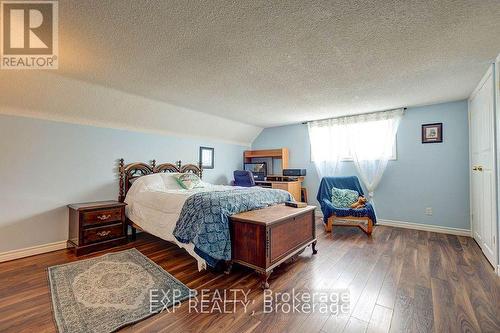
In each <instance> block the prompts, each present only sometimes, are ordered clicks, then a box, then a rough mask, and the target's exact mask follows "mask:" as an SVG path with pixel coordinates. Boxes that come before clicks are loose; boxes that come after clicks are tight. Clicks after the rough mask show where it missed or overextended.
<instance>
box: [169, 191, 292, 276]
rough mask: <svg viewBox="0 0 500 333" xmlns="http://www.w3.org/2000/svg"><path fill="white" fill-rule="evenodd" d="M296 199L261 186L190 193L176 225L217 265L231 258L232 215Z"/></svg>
mask: <svg viewBox="0 0 500 333" xmlns="http://www.w3.org/2000/svg"><path fill="white" fill-rule="evenodd" d="M288 200H292V196H291V195H290V193H288V192H286V191H283V190H272V189H265V188H260V187H250V188H234V189H230V190H223V191H211V192H200V193H195V194H193V195H192V196H190V197H189V198H188V199H187V200H186V202H185V203H184V206H183V207H182V211H181V214H180V217H179V220H178V221H177V225H176V226H175V230H174V236H175V238H177V240H178V241H179V242H181V243H193V244H194V246H195V248H194V250H195V252H196V253H197V254H198V255H199V256H200V257H202V258H203V259H205V260H206V261H207V264H208V265H209V266H212V267H215V265H216V264H217V262H218V261H219V260H230V259H231V238H230V233H229V216H231V215H233V214H237V213H241V212H245V211H249V210H254V209H259V208H264V207H267V206H270V205H274V204H278V203H283V202H285V201H288Z"/></svg>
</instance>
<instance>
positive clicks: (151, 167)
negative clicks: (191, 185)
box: [118, 158, 203, 202]
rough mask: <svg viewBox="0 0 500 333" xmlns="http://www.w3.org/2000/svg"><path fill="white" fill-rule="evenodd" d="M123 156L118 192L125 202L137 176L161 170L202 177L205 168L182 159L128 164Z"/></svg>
mask: <svg viewBox="0 0 500 333" xmlns="http://www.w3.org/2000/svg"><path fill="white" fill-rule="evenodd" d="M124 162H125V161H124V160H123V158H121V159H120V161H119V166H118V171H119V186H120V189H119V192H118V201H120V202H123V201H124V200H125V196H126V195H127V192H128V190H129V189H130V187H131V186H132V181H133V180H134V179H135V178H138V177H142V176H146V175H150V174H152V173H160V172H181V173H185V172H192V173H195V174H197V175H198V176H199V177H200V178H201V177H202V174H203V169H202V168H201V164H200V165H195V164H184V165H182V163H181V161H177V162H175V164H172V163H162V164H158V165H156V160H152V161H151V164H147V163H143V162H135V163H129V164H127V165H125V164H124Z"/></svg>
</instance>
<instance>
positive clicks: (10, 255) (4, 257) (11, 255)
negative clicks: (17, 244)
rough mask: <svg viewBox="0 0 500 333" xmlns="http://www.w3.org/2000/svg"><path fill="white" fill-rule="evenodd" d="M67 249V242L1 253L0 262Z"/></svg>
mask: <svg viewBox="0 0 500 333" xmlns="http://www.w3.org/2000/svg"><path fill="white" fill-rule="evenodd" d="M66 247H67V245H66V241H65V240H64V241H59V242H54V243H48V244H42V245H37V246H32V247H27V248H24V249H19V250H12V251H7V252H2V253H0V262H4V261H9V260H14V259H19V258H24V257H29V256H34V255H36V254H41V253H47V252H52V251H57V250H62V249H65V248H66Z"/></svg>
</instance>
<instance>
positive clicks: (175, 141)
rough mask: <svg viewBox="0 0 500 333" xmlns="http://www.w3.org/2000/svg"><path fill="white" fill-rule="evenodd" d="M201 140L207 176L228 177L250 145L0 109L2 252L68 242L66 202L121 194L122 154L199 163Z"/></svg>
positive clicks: (224, 179) (136, 158)
mask: <svg viewBox="0 0 500 333" xmlns="http://www.w3.org/2000/svg"><path fill="white" fill-rule="evenodd" d="M200 145H202V146H209V147H214V148H215V169H214V170H205V171H204V177H203V178H204V180H207V181H209V182H212V183H217V184H227V183H229V181H230V180H232V172H233V170H235V169H237V168H239V167H240V166H241V160H242V154H243V151H244V150H245V149H246V148H247V147H244V146H239V145H232V144H227V143H221V142H216V141H211V140H204V139H191V138H179V137H168V136H163V135H155V134H145V133H137V132H130V131H124V130H114V129H105V128H97V127H91V126H83V125H74V124H66V123H58V122H51V121H45V120H37V119H30V118H21V117H12V116H5V115H0V175H1V185H0V252H4V251H8V250H13V249H20V248H25V247H31V246H35V245H39V244H46V243H51V242H56V241H62V240H66V239H67V232H68V231H67V230H68V229H67V225H68V212H67V208H66V205H67V204H69V203H72V202H85V201H96V200H107V199H116V198H117V193H118V180H117V160H118V159H119V158H121V157H123V158H124V159H125V161H126V162H136V161H149V160H151V159H153V158H154V159H156V160H157V161H158V162H159V163H162V162H174V161H176V160H179V159H180V160H182V161H183V162H185V163H189V162H197V160H198V149H199V146H200Z"/></svg>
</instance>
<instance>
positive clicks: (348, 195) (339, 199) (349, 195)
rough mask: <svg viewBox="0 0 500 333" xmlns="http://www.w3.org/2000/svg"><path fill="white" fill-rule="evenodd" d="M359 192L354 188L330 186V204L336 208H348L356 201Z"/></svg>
mask: <svg viewBox="0 0 500 333" xmlns="http://www.w3.org/2000/svg"><path fill="white" fill-rule="evenodd" d="M358 197H359V193H358V192H357V191H354V190H349V189H340V188H336V187H333V188H332V204H333V205H334V206H335V207H337V208H349V207H351V205H352V204H353V203H355V202H356V201H358Z"/></svg>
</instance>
